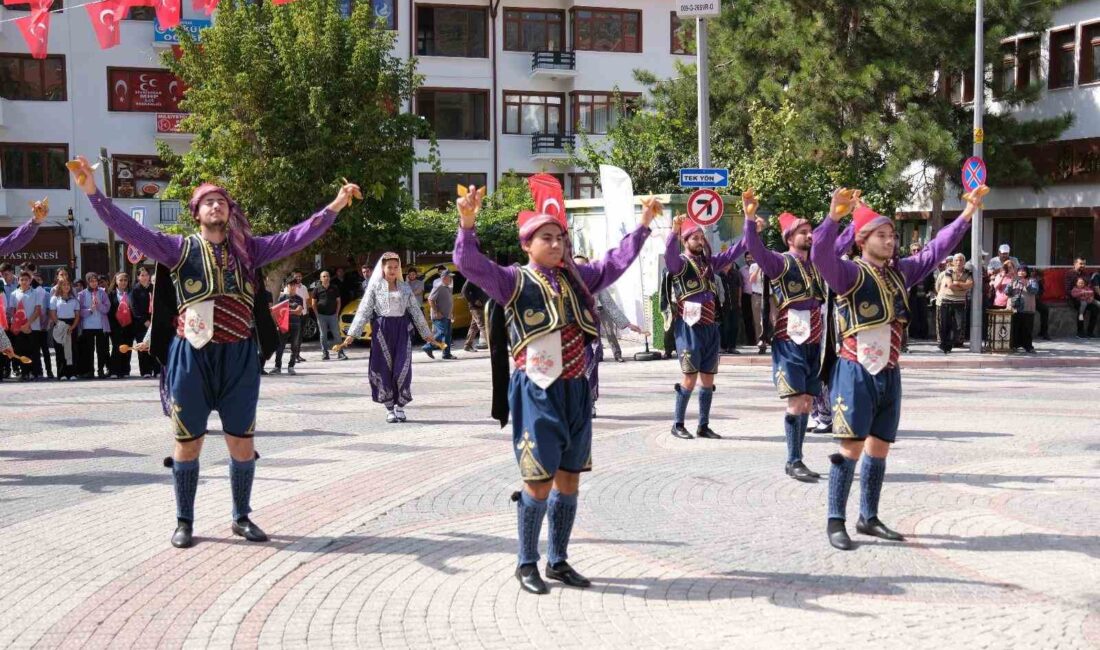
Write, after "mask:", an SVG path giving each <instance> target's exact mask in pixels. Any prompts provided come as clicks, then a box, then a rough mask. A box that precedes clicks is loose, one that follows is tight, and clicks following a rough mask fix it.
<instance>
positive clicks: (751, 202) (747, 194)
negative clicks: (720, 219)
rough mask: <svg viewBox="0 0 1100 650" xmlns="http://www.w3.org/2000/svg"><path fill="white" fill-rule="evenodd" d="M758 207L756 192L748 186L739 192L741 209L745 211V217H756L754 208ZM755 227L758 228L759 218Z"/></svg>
mask: <svg viewBox="0 0 1100 650" xmlns="http://www.w3.org/2000/svg"><path fill="white" fill-rule="evenodd" d="M759 207H760V200H759V199H757V198H756V192H755V191H754V190H753V189H752V188H751V187H750V188H748V189H746V190H745V191H744V192H742V193H741V209H742V210H744V212H745V219H756V218H757V217H756V210H757V208H759ZM756 227H757V229H759V228H760V220H759V219H757V224H756Z"/></svg>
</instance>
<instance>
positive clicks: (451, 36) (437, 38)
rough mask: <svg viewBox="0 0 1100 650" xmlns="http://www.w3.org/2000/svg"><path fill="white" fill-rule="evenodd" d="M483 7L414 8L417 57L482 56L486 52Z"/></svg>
mask: <svg viewBox="0 0 1100 650" xmlns="http://www.w3.org/2000/svg"><path fill="white" fill-rule="evenodd" d="M488 24H489V11H488V8H486V7H452V6H438V7H437V6H423V5H419V6H417V7H416V53H417V55H419V56H458V57H467V58H485V57H487V56H488V51H489V30H488Z"/></svg>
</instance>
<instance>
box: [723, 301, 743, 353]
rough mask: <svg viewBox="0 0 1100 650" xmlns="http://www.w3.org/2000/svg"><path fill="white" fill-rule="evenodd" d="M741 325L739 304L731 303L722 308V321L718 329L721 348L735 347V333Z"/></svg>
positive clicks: (729, 348)
mask: <svg viewBox="0 0 1100 650" xmlns="http://www.w3.org/2000/svg"><path fill="white" fill-rule="evenodd" d="M740 326H741V305H740V304H739V303H738V304H731V305H728V306H726V307H724V308H723V309H722V323H721V325H719V328H720V329H719V331H720V332H721V338H722V349H723V350H736V349H737V334H738V330H739V329H740Z"/></svg>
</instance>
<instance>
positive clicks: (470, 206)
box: [455, 185, 485, 230]
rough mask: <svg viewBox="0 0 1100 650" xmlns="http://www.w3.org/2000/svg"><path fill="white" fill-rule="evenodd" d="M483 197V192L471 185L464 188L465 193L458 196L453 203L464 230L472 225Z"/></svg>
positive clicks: (479, 210) (479, 209)
mask: <svg viewBox="0 0 1100 650" xmlns="http://www.w3.org/2000/svg"><path fill="white" fill-rule="evenodd" d="M483 198H485V193H484V192H483V191H478V189H477V187H475V186H473V185H471V186H470V187H469V188H467V189H466V193H465V195H464V196H460V197H459V199H458V201H457V202H456V203H455V205H456V206H458V216H459V220H460V222H461V224H462V227H463V228H465V229H466V230H470V229H472V228H473V227H474V224H475V222H476V221H477V213H478V212H481V200H482V199H483Z"/></svg>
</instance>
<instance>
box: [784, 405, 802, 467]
mask: <svg viewBox="0 0 1100 650" xmlns="http://www.w3.org/2000/svg"><path fill="white" fill-rule="evenodd" d="M801 424H802V416H801V415H797V414H795V413H787V414H786V415H784V416H783V434H784V436H785V437H786V438H787V462H788V463H793V462H796V461H800V460H802V432H800V431H799V430H798V427H799V426H800V425H801Z"/></svg>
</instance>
